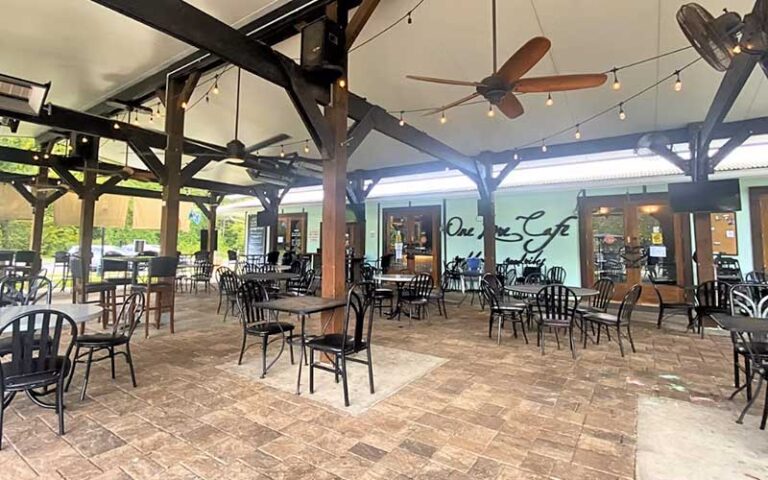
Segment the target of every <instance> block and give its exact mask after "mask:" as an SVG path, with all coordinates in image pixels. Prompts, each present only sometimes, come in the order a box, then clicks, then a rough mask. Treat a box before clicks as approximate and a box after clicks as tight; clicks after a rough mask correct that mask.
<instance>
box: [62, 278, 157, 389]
mask: <svg viewBox="0 0 768 480" xmlns="http://www.w3.org/2000/svg"><path fill="white" fill-rule="evenodd" d="M143 314H144V294H143V293H142V292H132V293H131V294H130V295H128V296H127V297H125V300H124V301H123V305H122V306H121V307H120V314H119V316H118V317H117V321H116V322H115V323H114V325H113V326H112V332H111V333H96V334H93V335H80V336H78V337H77V339H76V340H75V347H76V349H75V357H74V362H73V364H72V369H71V371H70V373H69V379H68V380H67V388H66V390H69V385H70V384H71V383H72V377H73V376H74V375H75V367H76V366H77V364H78V363H84V364H85V375H84V377H83V389H82V390H81V391H80V401H81V402H82V401H83V400H85V391H86V390H87V389H88V380H89V379H90V376H91V364H93V363H95V362H100V361H102V360H107V359H109V362H110V364H111V367H112V379H113V380H114V379H115V358H116V357H117V356H118V355H122V356H124V357H125V361H126V363H128V369H129V370H130V372H131V383H132V384H133V388H136V373H135V372H134V370H133V357H132V356H131V337H132V336H133V332H134V331H135V330H136V327H137V326H138V325H139V323H140V322H141V316H142V315H143ZM118 348H123V349H124V350H122V351H119V350H117V349H118ZM81 349H82V350H85V351H84V352H83V353H80V350H81ZM101 352H104V355H103V356H101V357H97V358H93V354H94V353H101Z"/></svg>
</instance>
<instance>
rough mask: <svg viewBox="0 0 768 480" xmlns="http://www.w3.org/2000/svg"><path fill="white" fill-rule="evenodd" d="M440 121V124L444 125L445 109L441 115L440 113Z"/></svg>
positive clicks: (446, 121) (446, 120)
mask: <svg viewBox="0 0 768 480" xmlns="http://www.w3.org/2000/svg"><path fill="white" fill-rule="evenodd" d="M440 123H441V124H442V125H445V124H446V123H448V119H447V118H445V111H443V114H442V115H440Z"/></svg>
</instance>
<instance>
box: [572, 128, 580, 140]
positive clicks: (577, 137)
mask: <svg viewBox="0 0 768 480" xmlns="http://www.w3.org/2000/svg"><path fill="white" fill-rule="evenodd" d="M573 137H574V138H575V139H576V140H581V127H580V126H579V125H578V124H576V132H575V133H574V134H573Z"/></svg>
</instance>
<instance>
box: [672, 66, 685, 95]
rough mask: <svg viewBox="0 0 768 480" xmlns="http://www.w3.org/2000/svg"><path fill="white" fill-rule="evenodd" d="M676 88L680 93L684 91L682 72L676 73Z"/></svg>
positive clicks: (677, 71)
mask: <svg viewBox="0 0 768 480" xmlns="http://www.w3.org/2000/svg"><path fill="white" fill-rule="evenodd" d="M675 77H676V80H675V86H674V87H673V88H674V90H675V91H676V92H679V91H680V90H682V89H683V81H682V80H680V70H676V71H675Z"/></svg>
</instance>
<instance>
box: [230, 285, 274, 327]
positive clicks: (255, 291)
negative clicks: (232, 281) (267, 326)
mask: <svg viewBox="0 0 768 480" xmlns="http://www.w3.org/2000/svg"><path fill="white" fill-rule="evenodd" d="M268 300H269V295H268V294H267V290H266V289H265V288H264V287H263V286H262V285H261V284H259V283H257V282H254V281H251V280H249V281H247V282H243V284H242V285H240V286H239V287H238V289H237V306H238V308H239V309H240V312H242V316H241V317H240V318H241V321H242V322H243V328H245V327H246V326H248V325H253V324H254V323H263V322H267V321H269V315H268V312H266V311H265V310H264V309H263V308H259V307H256V306H254V305H255V304H256V303H259V302H266V301H268Z"/></svg>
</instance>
